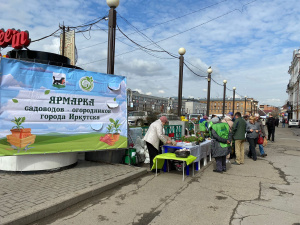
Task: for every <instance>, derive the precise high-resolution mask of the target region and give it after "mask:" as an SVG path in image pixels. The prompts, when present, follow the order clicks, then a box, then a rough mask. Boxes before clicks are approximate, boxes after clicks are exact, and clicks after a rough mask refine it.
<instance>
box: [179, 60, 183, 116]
mask: <svg viewBox="0 0 300 225" xmlns="http://www.w3.org/2000/svg"><path fill="white" fill-rule="evenodd" d="M183 61H184V57H183V55H181V56H179V86H178V116H181V107H182V80H183Z"/></svg>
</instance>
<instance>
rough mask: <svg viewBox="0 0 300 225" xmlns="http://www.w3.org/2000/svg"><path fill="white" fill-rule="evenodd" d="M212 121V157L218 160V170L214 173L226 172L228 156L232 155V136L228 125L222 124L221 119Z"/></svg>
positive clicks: (217, 118) (216, 118)
mask: <svg viewBox="0 0 300 225" xmlns="http://www.w3.org/2000/svg"><path fill="white" fill-rule="evenodd" d="M211 121H212V123H213V125H212V126H211V136H212V142H211V150H212V157H213V158H215V159H216V169H215V170H213V171H214V172H217V173H222V172H226V155H228V154H229V153H230V143H231V139H232V134H231V132H230V128H229V125H228V123H222V122H221V121H220V118H219V117H215V118H213V119H212V120H211Z"/></svg>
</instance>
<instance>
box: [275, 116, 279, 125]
mask: <svg viewBox="0 0 300 225" xmlns="http://www.w3.org/2000/svg"><path fill="white" fill-rule="evenodd" d="M275 126H276V127H278V126H279V118H278V117H276V118H275Z"/></svg>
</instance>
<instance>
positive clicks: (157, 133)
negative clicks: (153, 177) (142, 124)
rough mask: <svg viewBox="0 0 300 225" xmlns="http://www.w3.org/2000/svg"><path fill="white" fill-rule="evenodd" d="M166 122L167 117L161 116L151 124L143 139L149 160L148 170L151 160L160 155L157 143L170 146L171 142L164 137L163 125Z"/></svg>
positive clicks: (151, 164) (151, 163)
mask: <svg viewBox="0 0 300 225" xmlns="http://www.w3.org/2000/svg"><path fill="white" fill-rule="evenodd" d="M167 122H168V119H167V117H165V116H162V117H160V118H159V119H158V120H156V121H155V122H153V123H152V124H151V125H150V127H149V129H148V131H147V133H146V135H145V137H144V141H145V142H146V145H147V148H148V152H149V158H150V170H151V168H152V166H153V159H154V158H155V156H157V155H158V154H159V153H160V149H159V142H160V141H162V142H163V143H164V144H171V143H172V141H171V140H169V139H167V137H166V136H165V135H164V132H163V128H164V125H165V124H166V123H167Z"/></svg>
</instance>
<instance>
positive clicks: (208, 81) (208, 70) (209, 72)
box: [206, 67, 213, 116]
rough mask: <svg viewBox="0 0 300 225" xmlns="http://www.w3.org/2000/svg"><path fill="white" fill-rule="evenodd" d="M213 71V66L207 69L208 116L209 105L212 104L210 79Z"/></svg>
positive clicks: (207, 111) (207, 113)
mask: <svg viewBox="0 0 300 225" xmlns="http://www.w3.org/2000/svg"><path fill="white" fill-rule="evenodd" d="M212 72H213V70H212V68H211V67H208V69H207V73H208V76H207V101H206V116H209V106H210V81H211V73H212Z"/></svg>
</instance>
